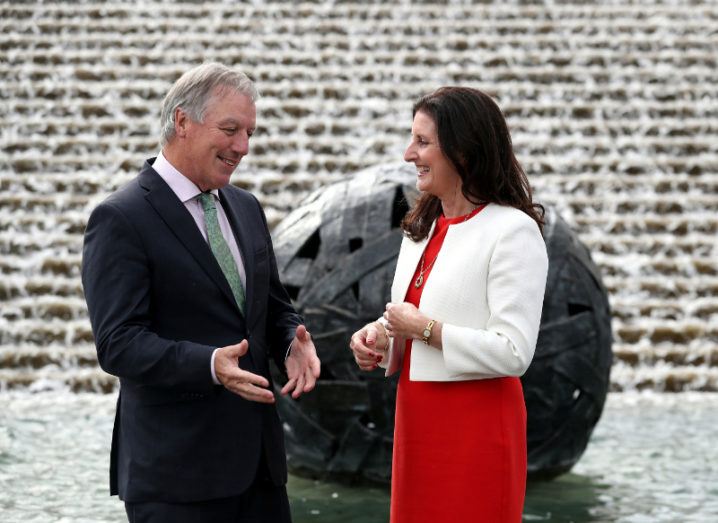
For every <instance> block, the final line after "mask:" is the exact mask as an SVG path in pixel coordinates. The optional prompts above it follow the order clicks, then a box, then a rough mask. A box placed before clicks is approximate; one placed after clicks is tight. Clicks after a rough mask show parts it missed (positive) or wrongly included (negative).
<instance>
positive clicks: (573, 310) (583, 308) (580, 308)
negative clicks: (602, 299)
mask: <svg viewBox="0 0 718 523" xmlns="http://www.w3.org/2000/svg"><path fill="white" fill-rule="evenodd" d="M590 310H592V309H591V307H589V306H588V305H584V304H583V303H571V302H568V315H569V316H578V315H579V314H581V313H582V312H587V311H590Z"/></svg>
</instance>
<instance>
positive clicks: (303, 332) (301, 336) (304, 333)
mask: <svg viewBox="0 0 718 523" xmlns="http://www.w3.org/2000/svg"><path fill="white" fill-rule="evenodd" d="M295 335H296V337H297V339H298V340H299V341H309V340H310V339H311V338H310V336H309V331H308V330H307V328H306V327H305V326H304V325H297V332H296V334H295Z"/></svg>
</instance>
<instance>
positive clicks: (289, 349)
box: [284, 340, 294, 363]
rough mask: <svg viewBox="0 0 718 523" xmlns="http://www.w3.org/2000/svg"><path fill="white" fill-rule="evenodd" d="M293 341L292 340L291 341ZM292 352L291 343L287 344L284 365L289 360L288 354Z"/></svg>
mask: <svg viewBox="0 0 718 523" xmlns="http://www.w3.org/2000/svg"><path fill="white" fill-rule="evenodd" d="M292 341H294V340H292ZM291 351H292V342H291V341H290V342H289V347H287V353H286V354H285V355H284V363H287V358H289V353H290V352H291Z"/></svg>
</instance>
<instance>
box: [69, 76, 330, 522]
mask: <svg viewBox="0 0 718 523" xmlns="http://www.w3.org/2000/svg"><path fill="white" fill-rule="evenodd" d="M256 97H257V92H256V90H255V88H254V85H253V84H252V82H251V81H250V80H249V78H247V76H245V75H244V74H243V73H240V72H238V71H234V70H231V69H229V68H227V67H224V66H222V65H220V64H216V63H210V64H204V65H201V66H199V67H196V68H194V69H192V70H190V71H188V72H187V73H185V74H184V75H183V76H182V77H181V78H180V79H179V80H177V82H176V83H175V84H174V86H173V87H172V89H171V90H170V91H169V93H168V94H167V96H166V98H165V100H164V102H163V107H162V116H161V119H162V150H161V152H160V154H159V155H158V157H157V158H156V159H155V158H153V159H150V160H148V161H147V162H146V163H145V165H144V167H143V169H142V171H141V172H140V174H139V176H138V177H137V178H135V179H134V180H133V181H131V182H130V183H129V184H128V185H126V186H124V187H122V188H121V189H119V190H118V191H117V192H115V193H114V194H112V195H111V196H110V197H109V198H108V199H107V200H105V201H104V202H103V203H101V204H100V205H99V206H98V207H97V208H96V209H95V210H94V211H93V212H92V215H91V216H90V219H89V221H88V224H87V230H86V233H85V244H84V250H83V260H82V282H83V286H84V290H85V297H86V299H87V306H88V310H89V312H90V321H91V323H92V329H93V333H94V336H95V342H96V345H97V354H98V360H99V362H100V366H101V367H102V368H103V369H104V370H105V371H106V372H108V373H110V374H113V375H115V376H118V377H119V378H120V394H119V399H118V402H117V412H116V417H115V426H114V431H113V437H112V454H111V465H110V490H111V493H112V494H119V496H120V498H121V499H122V500H124V502H125V508H126V511H127V516H128V519H129V521H130V522H131V523H142V522H150V521H151V522H155V521H157V522H173V523H182V522H189V521H201V522H202V523H206V522H207V523H208V522H235V521H242V522H244V521H251V522H255V521H256V522H260V521H261V522H267V523H269V522H271V523H277V522H285V521H286V522H288V521H290V515H289V504H288V500H287V493H286V488H285V484H286V479H287V471H286V457H285V453H284V442H283V434H282V426H281V423H280V421H279V418H278V416H277V412H276V408H275V406H274V394H273V392H272V380H271V376H270V373H269V357H271V358H272V359H274V361H275V362H276V363H277V365H279V366H280V368H282V369H285V368H286V372H287V375H288V381H287V383H286V385H285V386H284V387H283V388H282V390H281V393H282V394H287V393H290V392H291V394H292V396H293V397H294V398H298V397H299V396H300V395H301V394H302V393H304V392H308V391H310V390H311V389H312V388H313V387H314V385H315V382H316V379H317V378H318V376H319V359H318V358H317V355H316V350H315V348H314V344H313V343H312V341H311V338H310V336H309V333H308V332H307V330H306V328H305V327H304V326H303V325H302V319H301V317H300V316H299V315H297V313H296V312H295V310H294V309H293V307H292V305H291V302H290V299H289V297H288V296H287V293H286V292H285V290H284V288H283V287H282V285H281V283H280V281H279V276H278V274H277V267H276V262H275V258H274V252H273V249H272V242H271V239H270V235H269V230H268V228H267V223H266V220H265V217H264V213H263V212H262V209H261V207H260V205H259V203H258V201H257V199H256V198H255V197H254V196H252V195H251V194H249V193H248V192H246V191H243V190H241V189H239V188H237V187H234V186H232V185H229V181H230V176H231V175H232V173H233V172H234V170H235V168H236V167H237V165H238V164H239V162H240V160H241V159H242V157H244V156H245V155H246V154H247V153H248V152H249V139H250V137H251V136H252V133H253V132H254V129H255V121H256V109H255V99H256Z"/></svg>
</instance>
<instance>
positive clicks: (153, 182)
mask: <svg viewBox="0 0 718 523" xmlns="http://www.w3.org/2000/svg"><path fill="white" fill-rule="evenodd" d="M139 183H140V185H141V186H142V187H144V188H145V189H146V190H147V194H146V195H145V198H146V199H147V201H148V202H149V203H150V205H152V207H153V208H154V209H155V211H157V214H159V215H160V217H161V218H162V220H163V221H164V222H165V224H166V225H167V227H168V228H169V229H170V230H171V231H172V233H173V234H174V235H175V236H176V237H177V239H178V240H179V241H180V242H181V243H182V244H183V245H184V246H185V248H186V249H187V250H188V251H189V252H190V254H191V255H192V256H193V257H194V258H195V260H197V263H199V265H200V266H201V267H202V269H204V271H205V272H206V273H207V275H208V276H209V277H210V278H211V279H212V281H214V283H215V284H216V285H217V286H218V287H219V288H220V289H222V292H223V293H224V294H225V296H226V297H227V299H229V300H230V302H231V303H233V304H234V306H235V308H236V309H237V312H239V308H238V307H237V303H236V301H235V299H234V295H233V294H232V289H231V287H230V286H229V283H228V282H227V279H226V278H225V277H224V274H223V273H222V269H221V268H220V267H219V264H218V263H217V260H216V259H215V257H214V255H213V254H212V251H211V249H210V248H209V245H207V242H206V241H205V240H204V238H203V237H202V234H201V233H200V232H199V229H198V228H197V224H196V223H195V221H194V219H193V218H192V215H190V213H189V212H188V211H187V209H186V208H185V206H184V204H183V203H182V202H181V201H179V199H178V198H177V196H176V195H175V194H174V193H173V192H172V189H170V188H169V186H168V185H167V184H166V183H165V181H164V180H163V179H162V177H161V176H160V175H159V174H157V173H156V172H155V170H154V169H152V167H151V166H150V165H149V164H145V167H144V168H143V169H142V171H141V172H140V175H139Z"/></svg>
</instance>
